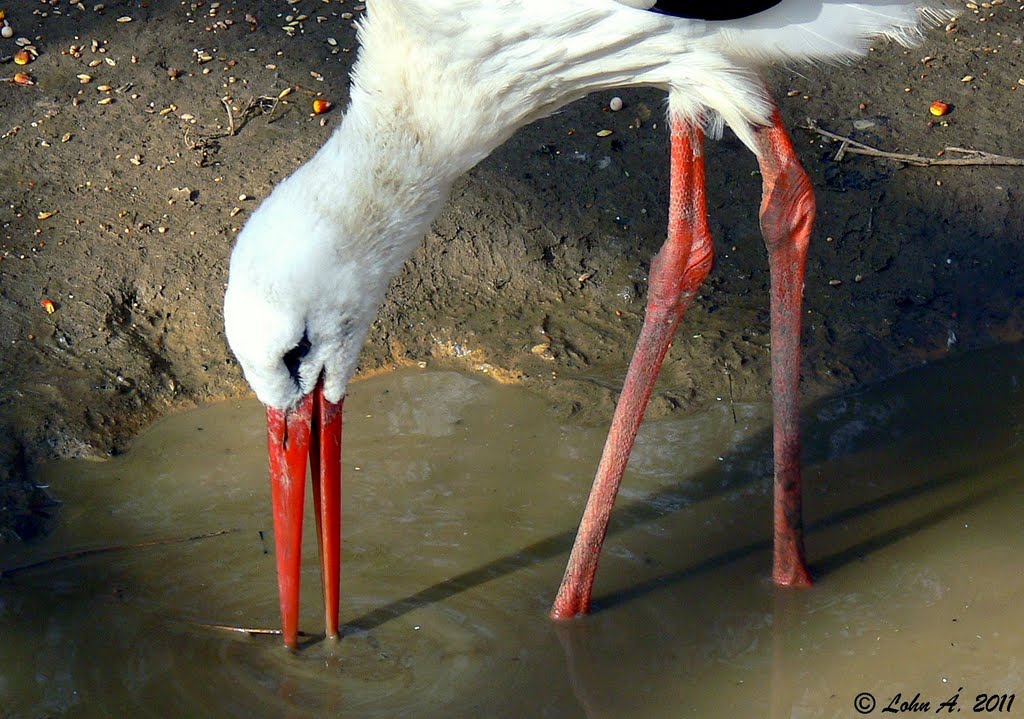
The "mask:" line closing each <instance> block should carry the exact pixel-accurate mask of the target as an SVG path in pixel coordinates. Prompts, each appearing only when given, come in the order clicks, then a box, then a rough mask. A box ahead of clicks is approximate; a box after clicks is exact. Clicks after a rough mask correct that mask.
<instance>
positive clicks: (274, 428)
mask: <svg viewBox="0 0 1024 719" xmlns="http://www.w3.org/2000/svg"><path fill="white" fill-rule="evenodd" d="M312 412H313V397H312V395H310V396H307V397H305V398H303V400H302V402H301V403H300V404H299V406H298V407H296V408H295V409H293V410H290V411H288V412H282V411H281V410H279V409H274V408H272V407H268V408H267V448H268V450H269V453H270V495H271V499H272V502H273V505H274V546H275V553H276V555H277V586H278V591H279V592H280V597H281V628H282V632H283V634H284V643H285V645H286V646H287V647H289V648H290V649H295V648H297V647H298V644H299V574H300V570H301V567H302V502H303V494H304V491H305V486H306V454H307V452H308V451H309V450H308V448H309V436H310V425H311V421H312Z"/></svg>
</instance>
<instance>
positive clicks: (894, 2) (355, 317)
mask: <svg viewBox="0 0 1024 719" xmlns="http://www.w3.org/2000/svg"><path fill="white" fill-rule="evenodd" d="M931 1H934V2H939V1H940V0H907V1H903V0H732V1H730V0H720V2H718V3H703V2H698V1H697V0H675V1H672V0H658V1H657V2H654V1H653V0H367V3H366V4H367V9H366V15H365V16H364V17H363V19H362V20H361V21H360V23H359V41H360V45H361V47H360V50H359V56H358V59H357V62H356V64H355V67H354V69H353V71H352V87H351V103H350V105H349V107H348V109H347V111H346V112H345V116H344V118H343V120H342V122H341V124H340V126H339V127H338V129H337V130H336V131H335V132H334V134H333V135H332V136H331V137H330V139H329V140H328V141H327V143H326V144H325V145H324V146H323V147H322V148H321V149H320V150H319V151H318V152H317V153H316V154H315V155H314V156H313V158H312V159H310V160H309V161H308V162H307V163H306V164H305V165H303V166H302V167H300V168H299V169H298V170H297V171H296V172H295V173H294V174H293V175H291V176H290V177H288V178H287V179H286V180H284V181H283V182H282V183H281V184H280V185H278V187H277V188H275V189H274V191H273V192H272V193H271V194H270V196H269V197H268V198H267V199H266V200H265V201H264V202H263V203H262V205H260V207H259V208H258V209H257V210H256V211H255V212H254V213H253V215H252V217H251V218H250V219H249V221H248V223H247V224H246V226H245V228H244V230H243V231H242V233H241V234H240V235H239V238H238V243H237V245H236V247H235V249H234V252H233V254H232V257H231V267H230V280H229V282H228V288H227V294H226V297H225V300H224V318H225V323H226V328H227V337H228V341H229V342H230V344H231V348H232V349H233V351H234V353H235V355H236V356H237V358H238V360H239V362H240V364H241V366H242V369H243V370H244V372H245V376H246V378H247V380H248V381H249V383H250V384H251V385H252V387H253V389H254V390H255V392H256V395H257V396H258V397H259V398H260V400H262V401H263V403H264V404H266V406H267V419H268V434H269V450H270V467H271V486H272V496H273V506H274V528H275V534H276V547H277V568H278V582H279V588H280V593H281V615H282V624H283V635H284V643H285V644H286V645H287V646H289V647H291V648H295V647H296V646H297V641H298V640H297V636H298V626H297V625H298V606H299V605H298V593H299V567H300V544H301V525H302V498H303V491H304V490H303V485H304V483H305V472H306V457H307V454H308V456H309V457H310V458H311V464H312V474H313V477H314V482H313V492H314V501H315V506H316V510H317V520H318V521H317V524H318V528H319V532H320V548H321V562H322V569H323V578H324V601H325V612H326V626H327V635H328V636H335V637H336V636H337V634H338V594H339V587H338V582H339V570H340V543H341V539H340V501H341V500H340V494H341V490H340V482H341V468H340V452H341V425H342V422H341V407H342V402H343V399H344V397H345V393H346V390H347V387H348V383H349V380H350V379H351V377H352V375H353V373H354V372H355V369H356V362H357V358H358V356H359V351H360V348H361V347H362V344H363V341H364V339H365V337H366V332H367V329H368V327H369V325H370V323H371V322H372V321H373V319H374V315H375V314H376V312H377V309H378V307H379V305H380V304H381V301H382V299H383V297H384V292H385V289H386V288H387V285H388V282H389V280H390V279H391V278H392V277H393V276H394V275H395V274H396V273H397V272H398V270H399V268H400V267H401V266H402V263H403V262H405V260H406V259H407V258H408V257H409V256H410V255H411V254H412V252H413V250H414V248H415V247H416V246H417V244H418V243H419V242H420V241H421V239H422V238H423V237H424V235H425V234H426V232H427V230H428V228H429V226H430V224H431V222H432V221H433V220H434V219H435V218H436V217H437V215H438V214H439V213H440V211H441V208H442V207H443V205H444V203H445V201H446V199H447V197H448V194H449V191H450V189H451V187H452V183H453V182H454V181H455V179H456V178H458V177H459V176H460V175H461V174H463V173H465V172H466V171H468V170H469V169H470V168H472V167H473V166H474V165H476V164H477V163H478V162H480V160H482V159H483V158H485V157H487V155H488V154H489V153H491V152H492V151H493V150H494V149H495V148H497V147H498V146H499V145H501V144H502V143H503V142H504V141H505V140H507V139H508V138H509V137H510V136H511V135H512V133H514V132H515V131H516V129H517V128H519V127H522V126H523V125H526V124H527V123H530V122H532V121H533V120H536V119H538V118H540V117H544V116H545V115H549V114H551V113H553V112H555V111H556V110H558V109H559V108H561V107H563V106H564V105H566V104H567V103H570V102H572V101H573V100H576V99H578V98H581V97H583V96H585V95H587V94H589V93H592V92H595V91H600V90H610V89H613V88H623V87H635V86H654V87H659V88H662V89H664V90H665V91H667V92H668V117H669V122H670V128H671V201H670V202H671V204H670V208H669V226H668V239H667V240H666V242H665V244H664V246H663V247H662V249H661V251H660V252H659V253H658V254H657V255H656V256H655V258H654V260H653V262H652V264H651V271H650V283H649V291H648V299H647V312H646V318H645V321H644V324H643V329H642V330H641V333H640V338H639V340H638V343H637V346H636V349H635V351H634V354H633V359H632V362H631V363H630V366H629V370H628V372H627V374H626V379H625V384H624V386H623V389H622V394H621V395H620V397H619V400H618V404H617V407H616V410H615V415H614V419H613V421H612V426H611V429H610V431H609V433H608V440H607V442H606V444H605V448H604V453H603V456H602V457H601V462H600V466H599V467H598V470H597V476H596V479H595V480H594V486H593V489H592V491H591V495H590V499H589V501H588V503H587V507H586V510H585V512H584V515H583V519H582V522H581V525H580V529H579V534H578V535H577V538H576V543H575V546H574V547H573V550H572V553H571V556H570V557H569V564H568V567H567V568H566V572H565V577H564V579H563V580H562V585H561V588H560V590H559V592H558V595H557V598H556V599H555V603H554V607H553V609H552V612H551V613H552V616H554V617H556V618H565V617H572V616H575V615H577V614H582V613H585V612H586V611H587V610H588V608H589V604H590V594H591V588H592V584H593V580H594V574H595V571H596V569H597V562H598V557H599V554H600V551H601V545H602V542H603V540H604V536H605V533H606V530H607V526H608V518H609V515H610V513H611V509H612V505H613V503H614V501H615V496H616V493H617V491H618V486H619V482H620V480H621V478H622V474H623V471H624V470H625V466H626V461H627V459H628V458H629V453H630V450H631V448H632V445H633V440H634V438H635V436H636V432H637V429H638V427H639V424H640V421H641V418H642V416H643V412H644V409H645V406H646V404H647V400H648V397H649V396H650V393H651V389H652V387H653V385H654V381H655V378H656V376H657V374H658V370H659V367H660V365H661V361H662V358H663V357H664V355H665V352H666V350H667V348H668V346H669V343H670V341H671V338H672V335H673V332H674V331H675V329H676V327H677V325H678V324H679V321H680V319H681V318H682V316H683V313H684V311H685V310H686V308H687V306H688V305H689V304H690V302H691V301H692V300H693V298H694V296H695V295H696V294H697V291H698V289H699V287H700V286H701V283H702V281H703V280H704V278H705V277H706V275H707V273H708V271H709V270H710V268H711V264H712V244H711V238H710V235H709V232H708V224H707V219H706V214H705V206H704V168H703V163H704V160H703V150H702V141H703V136H704V134H705V133H708V134H711V135H718V134H719V133H720V132H721V129H722V126H723V123H725V124H728V125H729V126H730V127H731V128H732V130H733V132H735V133H736V135H737V136H738V137H739V138H740V140H742V141H743V144H745V145H746V146H747V148H749V149H750V151H751V152H753V153H754V154H755V155H756V157H757V161H758V163H759V165H760V169H761V175H762V178H763V195H762V199H761V209H760V217H761V229H762V233H763V235H764V241H765V245H766V247H767V249H768V257H769V265H770V272H771V348H772V392H773V398H774V432H775V440H774V460H775V505H774V506H775V510H774V512H775V517H774V519H775V556H774V570H773V577H774V580H775V581H776V582H777V583H778V584H782V585H790V586H807V585H809V584H810V583H811V576H810V573H809V572H808V570H807V566H806V563H805V559H804V549H803V526H802V521H801V503H800V500H801V493H800V465H799V447H800V439H799V428H798V418H799V402H798V385H799V367H800V324H801V309H800V304H801V293H802V287H803V277H804V263H805V258H806V252H807V245H808V241H809V239H810V234H811V226H812V222H813V218H814V197H813V193H812V190H811V186H810V182H809V180H808V177H807V174H806V173H805V172H804V170H803V168H802V167H801V165H800V162H799V160H798V159H797V157H796V154H795V153H794V150H793V146H792V143H791V142H790V140H789V137H788V135H787V133H786V131H785V129H784V127H783V125H782V122H781V119H780V117H779V113H778V110H777V109H776V107H775V105H774V103H773V102H772V100H771V98H770V96H769V93H768V92H767V90H766V89H765V87H764V85H763V84H762V83H761V81H760V80H759V79H758V75H757V68H758V67H759V66H763V65H768V64H774V63H795V62H822V61H824V62H836V61H847V60H850V59H852V58H855V57H856V56H858V55H860V54H861V53H862V52H863V51H864V50H865V48H866V46H867V44H868V43H869V42H870V41H871V40H872V39H873V38H878V37H885V38H890V39H893V40H895V41H897V42H900V43H903V44H909V43H911V42H913V41H914V40H915V39H916V38H918V37H919V36H920V32H921V29H922V27H923V26H925V25H927V24H929V23H935V22H938V21H941V20H943V19H946V18H948V17H951V16H952V13H950V12H949V11H947V10H944V9H942V8H941V7H939V6H937V5H934V4H928V3H929V2H931Z"/></svg>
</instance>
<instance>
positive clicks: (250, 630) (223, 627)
mask: <svg viewBox="0 0 1024 719" xmlns="http://www.w3.org/2000/svg"><path fill="white" fill-rule="evenodd" d="M186 623H187V624H191V625H192V626H194V627H199V628H201V629H215V630H217V631H221V632H237V633H239V634H269V635H280V634H281V630H280V629H265V628H263V627H235V626H232V625H230V624H207V623H206V622H186ZM299 636H300V637H311V636H313V635H312V634H309V633H307V632H302V631H300V632H299Z"/></svg>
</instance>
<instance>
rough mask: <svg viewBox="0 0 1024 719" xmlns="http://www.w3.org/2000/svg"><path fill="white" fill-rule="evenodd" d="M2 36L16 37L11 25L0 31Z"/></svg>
mask: <svg viewBox="0 0 1024 719" xmlns="http://www.w3.org/2000/svg"><path fill="white" fill-rule="evenodd" d="M0 35H2V36H3V37H6V38H11V37H14V28H13V27H11V26H10V25H4V26H3V28H2V29H0Z"/></svg>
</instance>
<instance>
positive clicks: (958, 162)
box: [802, 119, 1024, 167]
mask: <svg viewBox="0 0 1024 719" xmlns="http://www.w3.org/2000/svg"><path fill="white" fill-rule="evenodd" d="M802 127H803V128H804V129H805V130H810V131H811V132H816V133H818V134H819V135H821V136H822V137H827V138H828V139H830V140H832V141H833V142H838V143H840V146H839V150H838V151H837V152H836V155H835V158H834V159H835V160H836V162H839V161H841V160H842V159H843V157H844V156H845V155H846V154H847V153H850V154H852V155H866V156H868V157H881V158H885V159H887V160H894V161H896V162H902V163H904V164H907V165H914V166H916V167H932V166H936V165H951V166H956V167H964V166H968V165H985V166H989V167H995V166H1009V167H1024V158H1019V157H1007V156H1006V155H996V154H994V153H991V152H984V151H982V150H968V149H966V148H963V147H947V148H946V149H945V150H944V151H943V152H955V153H958V154H960V155H962V157H924V156H923V155H908V154H905V153H902V152H888V151H886V150H879V149H877V148H874V147H871V146H870V145H865V144H864V143H862V142H857V141H856V140H854V139H852V138H850V137H845V136H843V135H837V134H836V133H834V132H829V131H828V130H823V129H822V128H821V127H819V126H818V123H817V122H815V121H814V120H811V119H808V120H807V124H806V125H802Z"/></svg>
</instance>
